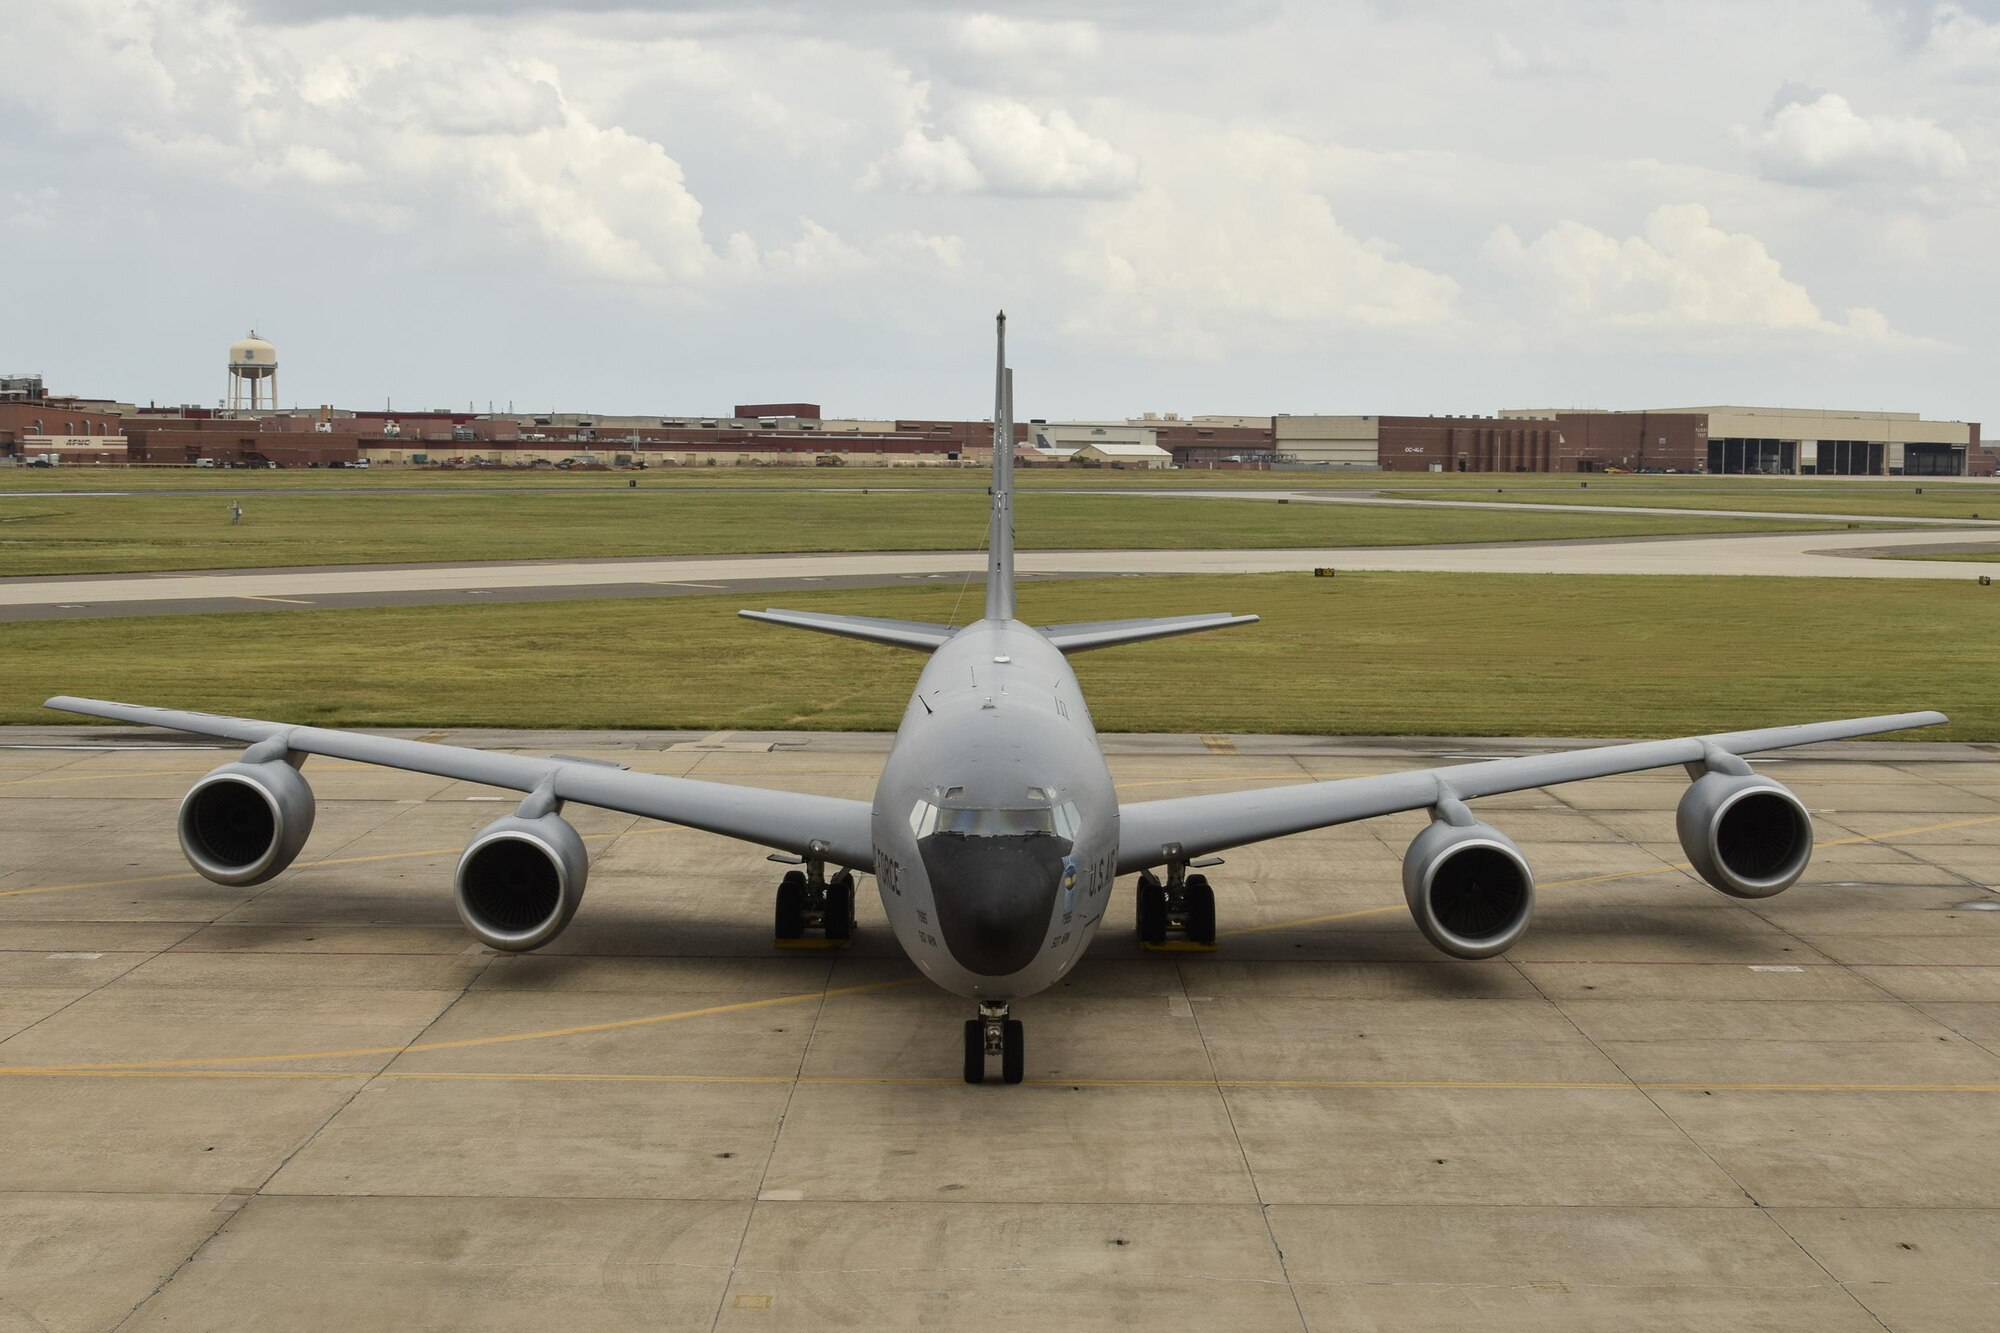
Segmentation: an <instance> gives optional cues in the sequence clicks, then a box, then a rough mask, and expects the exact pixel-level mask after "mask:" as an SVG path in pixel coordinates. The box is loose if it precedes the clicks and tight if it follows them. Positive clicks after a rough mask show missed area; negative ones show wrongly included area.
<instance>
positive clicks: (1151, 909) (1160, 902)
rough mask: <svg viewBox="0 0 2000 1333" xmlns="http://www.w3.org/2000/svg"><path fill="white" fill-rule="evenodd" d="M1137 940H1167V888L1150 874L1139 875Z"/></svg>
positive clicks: (1144, 942)
mask: <svg viewBox="0 0 2000 1333" xmlns="http://www.w3.org/2000/svg"><path fill="white" fill-rule="evenodd" d="M1139 941H1140V943H1142V944H1165V943H1166V942H1167V889H1166V886H1165V885H1164V884H1161V883H1160V882H1159V881H1158V880H1156V879H1154V878H1153V877H1152V876H1151V875H1141V876H1139Z"/></svg>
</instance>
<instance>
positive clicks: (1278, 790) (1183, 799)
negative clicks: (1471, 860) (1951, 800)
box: [1118, 713, 1948, 874]
mask: <svg viewBox="0 0 2000 1333" xmlns="http://www.w3.org/2000/svg"><path fill="white" fill-rule="evenodd" d="M1947 720H1948V719H1947V718H1946V717H1945V715H1944V714H1943V713H1891V714H1888V715H1886V716H1883V717H1859V718H1851V719H1848V720H1846V721H1841V722H1810V723H1806V724H1804V725H1802V726H1791V727H1767V728H1764V729H1763V730H1759V731H1732V732H1726V733H1724V734H1722V735H1717V736H1691V737H1687V738H1685V739H1682V740H1671V741H1638V742H1635V743H1633V744H1630V745H1604V746H1598V747H1596V748H1594V749H1588V750H1569V751H1566V752H1563V753H1558V754H1537V755H1525V756H1523V757H1521V758H1518V759H1489V760H1486V761H1484V762H1481V763H1476V764H1454V765H1451V766H1449V767H1445V768H1422V769H1414V770H1412V771H1410V772H1407V773H1385V774H1383V775H1381V776H1379V777H1366V778H1343V779H1341V780H1339V781H1334V782H1306V783H1300V784H1298V785H1296V786H1288V787H1263V788H1259V789H1257V790H1253V791H1235V792H1222V793H1217V794H1214V795H1202V796H1177V797H1171V798H1169V799H1167V800H1162V801H1140V802H1137V803H1135V804H1131V805H1121V806H1120V807H1119V810H1118V823H1119V852H1118V873H1120V874H1126V873H1128V872H1131V871H1135V870H1145V869H1149V868H1150V867H1153V866H1157V865H1162V864H1165V863H1166V862H1167V861H1168V860H1169V859H1171V858H1170V857H1169V855H1168V853H1167V852H1166V851H1164V850H1163V849H1164V848H1167V847H1175V846H1176V845H1177V848H1178V850H1177V853H1176V855H1177V856H1178V857H1180V858H1183V859H1185V858H1188V857H1195V856H1205V855H1207V854H1208V853H1210V852H1219V851H1222V850H1224V849H1225V848H1229V847H1241V846H1243V845H1244V844H1245V843H1252V842H1262V841H1264V840H1265V839H1266V838H1281V837H1284V836H1285V835H1286V834H1288V833H1303V832H1305V831H1306V830H1308V829H1316V828H1326V827H1328V826H1329V825H1333V824H1348V823H1352V822H1354V821H1355V820H1358V819H1373V818H1375V817H1376V816H1378V815H1392V814H1397V813H1400V812H1402V811H1405V810H1421V809H1424V808H1425V807H1427V806H1430V805H1433V804H1435V803H1436V802H1437V800H1438V799H1439V797H1440V796H1441V795H1452V796H1456V797H1458V798H1459V799H1461V800H1472V799H1473V798H1475V797H1480V796H1497V795H1499V794H1500V793H1502V792H1510V791H1522V790H1525V789H1527V788H1530V787H1549V786H1554V785H1555V784H1557V783H1561V782H1579V781H1582V780H1583V779H1585V778H1606V777H1611V776H1613V775H1615V774H1619V773H1637V772H1640V771H1642V770H1644V769H1649V768H1665V767H1667V766H1669V765H1672V764H1693V763H1699V762H1700V761H1701V759H1702V756H1703V755H1704V753H1706V751H1707V749H1708V747H1710V746H1713V747H1714V748H1715V749H1717V750H1721V751H1723V752H1725V753H1727V754H1737V755H1742V754H1754V753H1757V752H1758V751H1761V750H1780V749H1783V748H1785V747H1786V746H1790V745H1811V744H1813V743H1815V742H1818V741H1839V740H1849V739H1852V738H1853V737H1856V736H1873V735H1876V734H1878V733H1881V732H1885V731H1902V730H1905V729H1906V728H1909V727H1934V726H1937V725H1939V724H1940V723H1943V722H1945V721H1947Z"/></svg>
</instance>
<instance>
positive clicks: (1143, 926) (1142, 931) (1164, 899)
mask: <svg viewBox="0 0 2000 1333" xmlns="http://www.w3.org/2000/svg"><path fill="white" fill-rule="evenodd" d="M1201 864H1205V865H1212V864H1216V863H1215V862H1213V861H1208V862H1202V863H1201ZM1139 943H1140V945H1141V947H1143V948H1147V949H1161V950H1166V949H1180V950H1190V949H1192V950H1201V951H1203V952H1206V951H1208V950H1211V949H1213V948H1215V890H1214V889H1212V888H1210V887H1209V884H1208V876H1206V875H1190V874H1188V873H1187V866H1186V865H1185V864H1174V863H1169V864H1168V866H1167V878H1166V880H1165V882H1164V883H1163V882H1162V881H1161V880H1160V877H1159V876H1158V875H1155V874H1154V873H1153V872H1152V871H1150V870H1145V871H1141V872H1140V874H1139Z"/></svg>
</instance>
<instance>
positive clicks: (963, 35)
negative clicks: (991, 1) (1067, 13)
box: [946, 14, 1097, 63]
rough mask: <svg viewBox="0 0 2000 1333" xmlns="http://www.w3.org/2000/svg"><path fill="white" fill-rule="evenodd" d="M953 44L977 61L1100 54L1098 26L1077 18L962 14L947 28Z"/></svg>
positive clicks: (1068, 57)
mask: <svg viewBox="0 0 2000 1333" xmlns="http://www.w3.org/2000/svg"><path fill="white" fill-rule="evenodd" d="M946 31H947V32H948V33H949V35H950V42H951V45H952V47H953V48H954V49H955V50H956V51H957V52H959V53H960V54H962V55H966V56H970V57H972V58H974V59H977V60H983V61H992V62H994V63H1007V62H1016V61H1027V60H1033V61H1046V60H1081V59H1087V58H1088V57H1090V56H1094V55H1096V54H1097V26H1096V25H1095V24H1092V23H1086V22H1083V21H1080V20H1077V19H1028V18H1016V17H1009V16H1007V15H1002V14H961V15H958V16H956V17H954V18H952V19H951V20H950V21H949V23H948V25H947V28H946Z"/></svg>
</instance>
